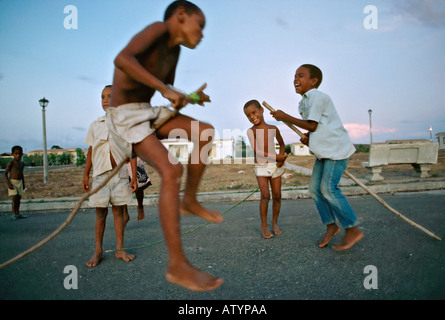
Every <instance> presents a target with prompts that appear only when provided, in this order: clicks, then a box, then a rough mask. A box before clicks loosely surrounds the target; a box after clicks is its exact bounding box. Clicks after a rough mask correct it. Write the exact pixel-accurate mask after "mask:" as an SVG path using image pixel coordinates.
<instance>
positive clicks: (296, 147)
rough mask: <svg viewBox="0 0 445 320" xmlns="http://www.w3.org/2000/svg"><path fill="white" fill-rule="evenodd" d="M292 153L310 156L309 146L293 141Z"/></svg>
mask: <svg viewBox="0 0 445 320" xmlns="http://www.w3.org/2000/svg"><path fill="white" fill-rule="evenodd" d="M291 153H292V155H294V156H310V155H311V153H310V152H309V147H308V146H307V145H304V144H302V143H292V145H291Z"/></svg>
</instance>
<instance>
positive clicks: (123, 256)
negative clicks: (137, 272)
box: [114, 250, 134, 262]
mask: <svg viewBox="0 0 445 320" xmlns="http://www.w3.org/2000/svg"><path fill="white" fill-rule="evenodd" d="M114 256H115V257H116V258H117V259H122V260H124V261H127V262H130V261H131V260H133V259H134V254H130V253H128V252H126V251H123V250H117V251H116V254H115V255H114Z"/></svg>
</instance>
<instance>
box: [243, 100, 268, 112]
mask: <svg viewBox="0 0 445 320" xmlns="http://www.w3.org/2000/svg"><path fill="white" fill-rule="evenodd" d="M251 104H253V105H254V106H255V107H257V108H258V109H260V110H261V109H263V107H262V106H261V105H260V103H259V102H258V100H250V101H248V102H246V104H245V105H244V109H243V110H246V108H247V107H248V106H250V105H251Z"/></svg>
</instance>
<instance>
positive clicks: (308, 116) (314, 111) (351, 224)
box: [271, 64, 363, 251]
mask: <svg viewBox="0 0 445 320" xmlns="http://www.w3.org/2000/svg"><path fill="white" fill-rule="evenodd" d="M322 78H323V74H322V72H321V70H320V69H319V68H318V67H316V66H314V65H311V64H304V65H302V66H301V67H299V68H298V69H297V72H296V73H295V79H294V86H295V90H296V92H297V93H298V94H300V95H301V96H302V97H303V98H302V100H301V102H300V105H299V108H298V109H299V112H300V114H301V116H302V118H303V119H297V118H294V117H292V116H290V115H288V114H286V113H285V112H283V111H281V110H277V111H276V112H272V113H271V114H272V116H273V117H274V118H275V119H276V120H279V121H285V122H289V123H292V124H294V125H296V126H298V127H300V128H302V129H305V130H308V133H307V134H306V136H307V137H306V138H302V139H301V142H302V143H304V144H306V145H308V146H309V149H310V150H311V152H312V153H313V154H314V155H315V157H316V158H315V163H314V168H313V173H312V177H311V181H310V184H309V191H310V193H311V195H312V198H313V199H314V201H315V205H316V206H317V209H318V212H319V214H320V217H321V220H322V222H323V224H325V225H326V226H327V229H326V234H325V235H324V237H323V238H322V239H321V240H320V241H319V242H318V246H319V247H320V248H322V247H325V246H326V245H327V244H328V243H329V241H330V240H331V239H332V237H334V236H335V235H337V234H338V233H339V232H340V228H339V227H338V226H337V224H336V221H338V222H339V223H340V224H341V225H342V226H343V227H344V228H345V235H344V237H343V238H342V239H341V240H340V242H339V243H337V244H336V245H334V246H333V247H332V248H333V249H334V250H337V251H340V250H346V249H349V248H351V247H352V246H353V245H354V244H355V243H357V242H358V241H360V240H361V239H362V238H363V232H362V231H361V230H360V229H359V228H358V227H357V225H358V222H359V221H358V219H357V216H356V215H355V213H354V210H353V209H352V208H351V206H350V205H349V202H348V201H347V200H346V198H345V196H344V195H343V194H342V192H341V190H340V188H338V184H339V182H340V178H341V176H342V175H343V172H344V171H345V169H346V167H347V166H348V163H349V157H350V156H351V155H352V154H353V153H354V152H355V147H354V145H353V144H352V142H351V141H350V139H349V135H348V132H347V131H346V130H345V128H344V127H343V124H342V122H341V120H340V117H339V116H338V114H337V111H336V110H335V107H334V104H333V103H332V100H331V98H330V97H329V96H328V95H326V94H324V93H322V92H320V91H318V90H317V88H318V87H319V86H320V84H321V81H322Z"/></svg>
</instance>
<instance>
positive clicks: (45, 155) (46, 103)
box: [39, 97, 49, 183]
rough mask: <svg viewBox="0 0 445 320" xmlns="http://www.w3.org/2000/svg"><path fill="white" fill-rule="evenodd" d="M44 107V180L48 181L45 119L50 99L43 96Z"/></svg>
mask: <svg viewBox="0 0 445 320" xmlns="http://www.w3.org/2000/svg"><path fill="white" fill-rule="evenodd" d="M39 103H40V106H41V107H42V126H43V182H44V183H47V182H48V154H47V148H46V120H45V108H46V107H47V106H48V103H49V101H48V100H46V99H45V97H43V99H40V100H39Z"/></svg>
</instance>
